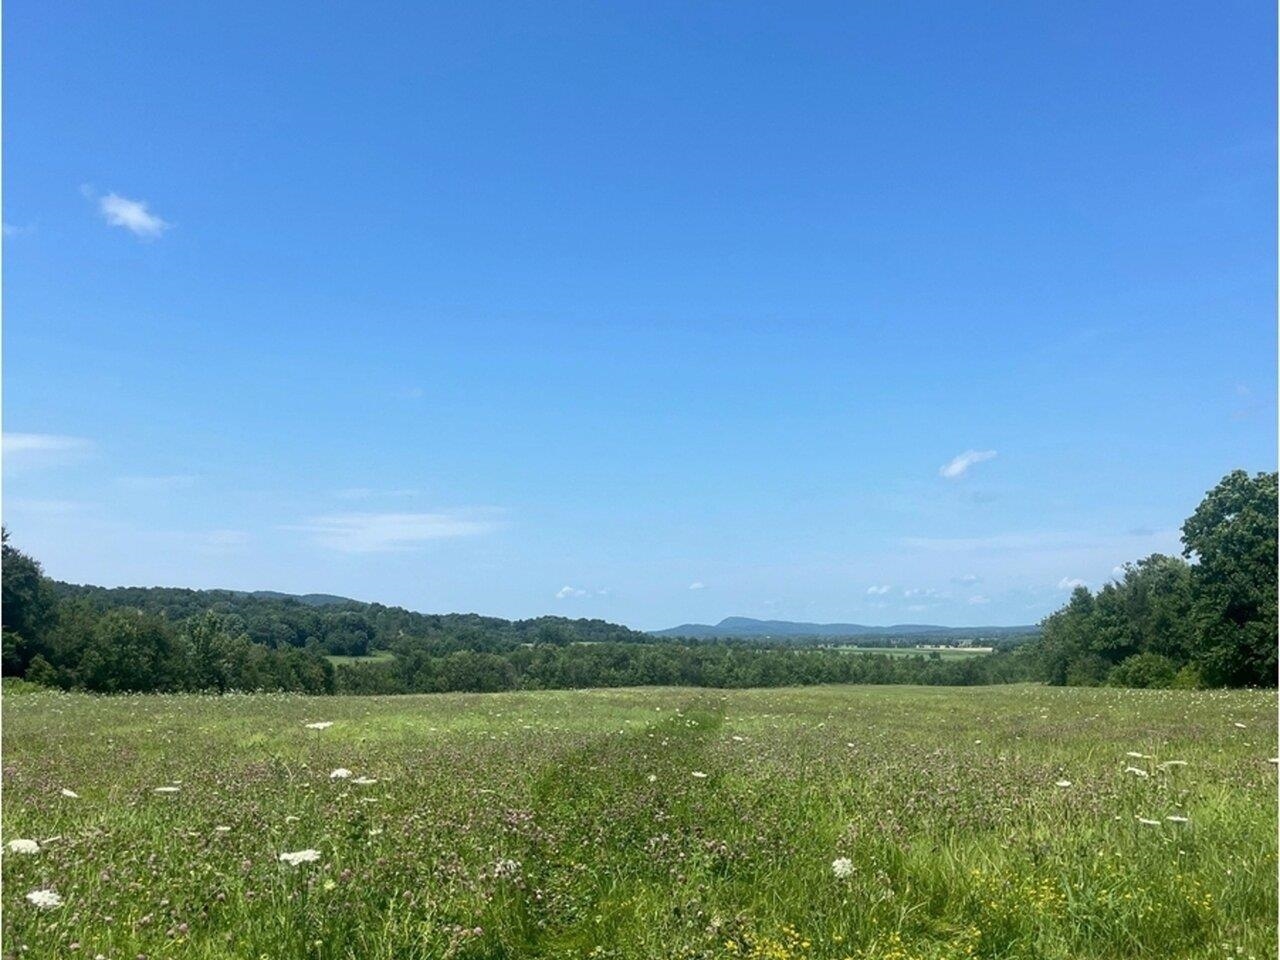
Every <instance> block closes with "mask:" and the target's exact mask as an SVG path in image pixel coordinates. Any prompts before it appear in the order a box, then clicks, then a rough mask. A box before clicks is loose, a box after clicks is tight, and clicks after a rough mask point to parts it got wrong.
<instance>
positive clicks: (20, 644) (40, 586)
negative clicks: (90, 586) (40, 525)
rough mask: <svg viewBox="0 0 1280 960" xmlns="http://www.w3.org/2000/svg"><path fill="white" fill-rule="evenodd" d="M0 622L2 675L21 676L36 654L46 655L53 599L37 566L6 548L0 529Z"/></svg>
mask: <svg viewBox="0 0 1280 960" xmlns="http://www.w3.org/2000/svg"><path fill="white" fill-rule="evenodd" d="M0 544H3V546H0V552H2V555H0V566H2V567H3V573H2V576H0V579H2V580H3V584H2V585H0V610H2V612H0V620H3V628H2V629H0V633H2V634H3V667H2V669H3V672H4V675H5V676H22V674H23V673H24V672H25V671H26V669H27V665H28V664H29V663H30V662H31V661H32V659H33V658H34V657H36V656H37V655H39V654H41V653H44V652H46V648H45V644H46V639H47V636H48V632H49V629H50V628H51V627H52V626H53V622H54V616H55V612H56V609H57V597H56V596H55V595H54V592H53V587H52V586H51V585H50V583H49V581H48V580H47V579H46V578H45V575H44V571H43V570H41V569H40V564H39V563H37V562H36V561H35V560H33V559H31V558H30V557H29V556H27V555H26V554H25V553H23V552H22V551H21V550H18V549H17V548H16V547H12V546H10V545H9V531H8V530H0Z"/></svg>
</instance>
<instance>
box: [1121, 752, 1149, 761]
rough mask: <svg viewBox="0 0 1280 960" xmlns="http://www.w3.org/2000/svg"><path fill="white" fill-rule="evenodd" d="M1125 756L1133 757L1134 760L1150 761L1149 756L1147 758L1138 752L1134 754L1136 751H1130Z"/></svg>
mask: <svg viewBox="0 0 1280 960" xmlns="http://www.w3.org/2000/svg"><path fill="white" fill-rule="evenodd" d="M1125 756H1126V757H1133V758H1134V759H1135V760H1150V759H1151V758H1150V757H1149V756H1147V755H1146V754H1145V753H1138V752H1136V751H1134V750H1130V751H1129V752H1128V753H1126V754H1125Z"/></svg>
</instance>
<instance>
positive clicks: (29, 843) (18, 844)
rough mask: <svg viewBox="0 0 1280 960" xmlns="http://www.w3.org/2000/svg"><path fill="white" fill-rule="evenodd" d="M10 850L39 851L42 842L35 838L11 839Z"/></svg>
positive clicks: (19, 851)
mask: <svg viewBox="0 0 1280 960" xmlns="http://www.w3.org/2000/svg"><path fill="white" fill-rule="evenodd" d="M9 850H10V851H11V852H13V853H39V852H40V844H38V843H36V842H35V841H34V840H10V841H9Z"/></svg>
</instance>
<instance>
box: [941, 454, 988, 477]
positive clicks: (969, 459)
mask: <svg viewBox="0 0 1280 960" xmlns="http://www.w3.org/2000/svg"><path fill="white" fill-rule="evenodd" d="M995 456H996V452H995V451H994V450H966V451H965V452H964V453H961V454H958V455H957V456H955V457H952V458H951V460H950V461H949V462H948V463H945V464H943V465H942V466H941V467H940V468H939V469H938V476H940V477H946V478H947V479H948V480H957V479H959V478H960V477H963V476H964V475H965V474H966V473H968V472H969V468H970V467H972V466H973V465H974V464H975V463H982V462H983V461H985V460H994V459H995Z"/></svg>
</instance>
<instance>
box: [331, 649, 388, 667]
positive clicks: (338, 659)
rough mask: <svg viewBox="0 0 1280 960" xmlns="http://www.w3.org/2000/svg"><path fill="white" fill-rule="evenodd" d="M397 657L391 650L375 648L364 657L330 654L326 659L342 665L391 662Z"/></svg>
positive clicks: (338, 665) (336, 665)
mask: <svg viewBox="0 0 1280 960" xmlns="http://www.w3.org/2000/svg"><path fill="white" fill-rule="evenodd" d="M395 658H396V655H395V654H394V653H392V652H391V651H390V650H375V651H374V652H373V653H371V654H369V655H368V656H364V657H343V656H338V655H336V654H335V655H331V656H328V657H326V658H325V659H326V660H328V661H329V662H330V663H332V664H333V665H334V666H335V667H340V666H343V665H344V664H348V663H390V662H391V661H392V660H394V659H395Z"/></svg>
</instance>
